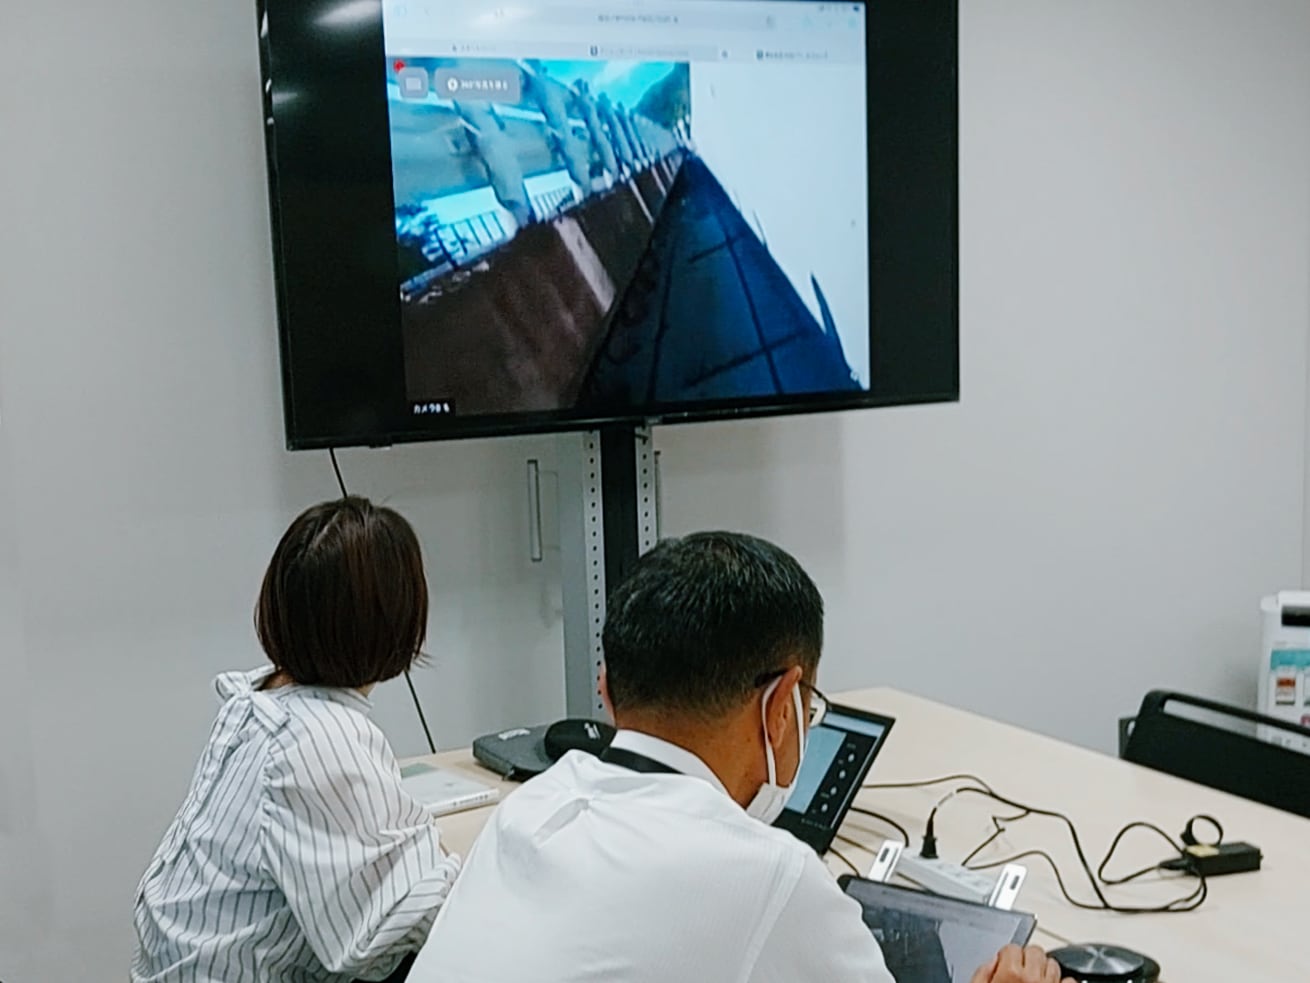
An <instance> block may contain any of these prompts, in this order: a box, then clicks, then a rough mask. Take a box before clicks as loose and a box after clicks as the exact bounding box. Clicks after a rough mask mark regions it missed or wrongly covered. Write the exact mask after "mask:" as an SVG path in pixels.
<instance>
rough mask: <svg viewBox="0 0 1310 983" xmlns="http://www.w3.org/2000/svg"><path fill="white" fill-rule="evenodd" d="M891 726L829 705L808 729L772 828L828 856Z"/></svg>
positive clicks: (874, 717) (886, 719) (882, 719)
mask: <svg viewBox="0 0 1310 983" xmlns="http://www.w3.org/2000/svg"><path fill="white" fill-rule="evenodd" d="M894 723H895V720H893V719H892V718H891V717H884V716H881V715H879V714H876V713H868V712H866V711H864V710H856V709H855V708H854V707H847V706H840V705H837V704H833V705H831V706H829V707H828V712H827V713H826V714H824V716H823V720H822V722H821V723H820V724H819V726H817V727H812V728H811V729H810V734H809V739H808V742H807V743H806V746H805V758H804V760H803V761H802V762H801V770H800V774H799V775H797V776H796V780H795V782H794V783H793V785H792V793H791V797H790V798H789V799H788V800H787V805H786V807H785V808H784V809H783V811H782V814H781V815H780V816H778V818H777V820H775V821H774V824H773V825H774V826H777V827H778V828H779V829H785V830H787V831H788V832H789V833H792V834H793V835H795V836H796V837H797V838H798V839H800V840H802V841H803V842H805V843H808V844H809V845H810V846H812V847H813V848H814V849H815V850H817V851H818V852H819V853H826V852H827V850H828V847H830V846H831V845H832V840H833V837H835V836H836V835H837V830H838V829H839V828H841V824H842V821H843V820H845V818H846V813H847V812H848V811H850V808H851V805H852V803H853V802H854V801H855V794H856V793H857V792H858V791H859V790H860V786H861V785H862V784H863V783H864V778H865V776H866V775H868V773H869V768H870V767H872V765H873V759H874V758H876V757H877V756H878V753H879V752H880V751H881V750H882V746H883V744H885V743H886V741H887V735H888V734H889V733H890V732H891V729H892V724H894Z"/></svg>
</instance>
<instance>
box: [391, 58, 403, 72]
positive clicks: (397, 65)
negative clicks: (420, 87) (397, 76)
mask: <svg viewBox="0 0 1310 983" xmlns="http://www.w3.org/2000/svg"><path fill="white" fill-rule="evenodd" d="M392 67H393V68H395V70H396V71H398V72H403V71H404V70H405V63H404V62H403V61H399V60H397V61H396V63H395V64H394V65H393V66H392Z"/></svg>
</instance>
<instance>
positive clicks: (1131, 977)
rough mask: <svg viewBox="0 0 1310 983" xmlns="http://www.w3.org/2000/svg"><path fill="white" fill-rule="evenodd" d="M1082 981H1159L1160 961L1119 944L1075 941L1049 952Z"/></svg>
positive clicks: (1062, 967)
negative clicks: (1076, 942)
mask: <svg viewBox="0 0 1310 983" xmlns="http://www.w3.org/2000/svg"><path fill="white" fill-rule="evenodd" d="M1047 955H1049V956H1050V957H1051V958H1052V959H1054V960H1055V961H1056V962H1057V963H1059V964H1060V971H1061V972H1062V973H1064V975H1065V976H1068V977H1070V978H1072V979H1074V980H1077V981H1078V983H1158V981H1159V979H1160V964H1159V963H1157V962H1156V961H1155V960H1154V959H1151V958H1150V957H1149V956H1143V955H1142V954H1141V953H1140V952H1133V951H1132V950H1131V949H1124V948H1121V947H1119V946H1117V945H1100V944H1092V945H1071V946H1066V947H1065V948H1063V949H1054V950H1052V951H1051V952H1049V953H1047Z"/></svg>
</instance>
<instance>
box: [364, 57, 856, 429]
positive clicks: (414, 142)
mask: <svg viewBox="0 0 1310 983" xmlns="http://www.w3.org/2000/svg"><path fill="white" fill-rule="evenodd" d="M749 70H750V69H749V67H748V68H747V69H746V71H749ZM693 71H695V66H693V65H689V64H687V63H680V62H615V61H603V60H589V61H542V60H534V59H527V60H508V59H467V58H459V59H455V58H419V59H405V60H398V59H393V60H392V61H391V63H390V65H389V68H388V73H389V106H390V119H391V131H392V158H393V169H394V187H395V199H396V237H397V248H398V255H399V264H398V267H399V276H398V289H399V292H400V298H401V306H402V312H403V315H402V316H403V332H404V348H405V373H406V390H407V393H408V396H409V398H410V400H411V402H412V403H414V404H415V406H416V407H422V406H430V405H437V406H440V407H442V408H443V411H452V412H456V413H458V414H460V415H469V414H499V413H514V412H523V411H549V410H562V409H577V410H583V411H594V412H597V413H598V414H605V413H612V412H618V413H622V412H626V411H628V410H630V409H633V408H642V407H658V406H668V405H671V404H677V403H682V402H686V401H694V400H706V399H733V398H743V397H767V396H779V395H794V394H802V393H815V392H842V391H851V390H858V389H860V388H862V387H863V386H862V383H861V377H863V378H864V379H865V380H867V378H868V375H867V364H866V365H863V366H861V365H859V358H858V357H857V359H856V367H855V368H853V367H852V363H851V360H850V359H849V358H848V353H847V351H846V350H845V348H844V345H843V334H844V333H845V335H846V337H847V338H848V339H849V338H850V337H851V335H852V333H854V334H857V335H859V336H861V342H863V337H865V336H867V318H866V319H865V322H864V323H861V324H857V325H850V324H847V325H838V324H837V323H836V322H837V317H836V316H835V315H834V313H833V309H834V306H836V307H837V309H838V310H841V309H842V308H841V307H840V305H833V304H830V303H829V300H828V298H827V297H826V296H825V294H824V288H823V285H822V284H821V283H820V281H819V279H818V278H816V277H815V276H814V275H812V274H810V275H808V276H805V275H803V274H798V273H797V272H796V271H795V270H794V269H793V270H792V271H790V272H789V271H787V270H784V268H783V267H782V266H781V265H780V264H779V262H778V261H777V259H775V256H774V253H773V252H772V251H771V249H770V247H769V245H768V239H767V232H766V230H764V229H762V228H761V227H760V223H759V221H758V215H757V214H755V213H752V214H751V218H752V219H754V221H751V220H748V218H747V216H746V215H745V214H743V209H742V208H741V207H740V206H739V203H738V202H737V201H734V197H733V194H732V193H731V189H730V188H726V187H725V184H724V183H722V178H721V175H720V174H717V173H716V171H715V168H714V166H713V155H708V156H706V155H703V154H702V151H701V149H700V146H699V145H700V144H701V143H706V142H708V143H710V144H715V143H718V144H720V145H725V146H731V135H730V134H726V133H724V134H715V139H713V140H710V141H706V140H705V139H704V137H703V134H702V131H698V130H697V128H696V124H695V123H694V119H693V113H694V111H695V106H694V105H693V91H694V90H695V91H697V92H699V91H700V90H699V89H698V88H696V87H695V86H694V85H693V80H692V74H693ZM707 91H711V90H707ZM706 98H712V94H707V96H706ZM747 116H748V117H749V116H753V117H754V118H740V119H735V120H734V121H732V122H731V124H729V125H732V126H737V127H742V128H749V129H752V130H759V129H760V128H764V127H769V128H773V129H779V142H778V152H779V153H795V152H796V149H797V148H794V147H789V146H788V144H787V141H786V131H785V127H783V125H782V122H780V121H779V120H778V119H775V118H770V115H769V107H767V106H759V107H758V112H757V113H755V114H747ZM713 118H714V119H715V120H716V125H717V124H718V121H719V120H721V119H722V118H723V114H721V113H720V114H718V115H717V116H713ZM720 157H721V158H722V159H727V158H726V155H723V154H721V155H720ZM775 163H776V162H775ZM743 166H746V167H748V166H749V162H746V163H745V164H744V165H743ZM804 193H805V190H804V187H803V184H800V183H798V184H797V185H796V186H794V187H778V188H777V189H776V194H778V195H780V196H786V195H803V194H804ZM797 245H798V244H797V243H795V242H791V243H790V246H791V247H792V248H793V249H796V248H797ZM821 245H822V244H821V243H819V242H817V241H816V242H815V243H812V244H811V248H812V249H820V248H821ZM800 248H801V250H802V255H804V253H803V250H804V249H805V244H803V243H802V244H800ZM855 289H863V290H865V291H866V292H867V287H865V286H863V283H861V284H859V285H857V286H856V287H855ZM866 303H867V301H866ZM843 328H844V331H843V330H842V329H843ZM860 354H862V355H863V356H864V359H865V360H866V362H867V349H866V350H864V351H862V352H861V353H860ZM417 411H418V410H417V409H416V412H417Z"/></svg>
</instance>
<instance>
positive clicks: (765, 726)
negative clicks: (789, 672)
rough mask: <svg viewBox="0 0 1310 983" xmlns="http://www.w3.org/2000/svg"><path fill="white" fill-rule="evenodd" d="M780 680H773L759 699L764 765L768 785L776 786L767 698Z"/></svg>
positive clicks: (776, 771) (776, 768)
mask: <svg viewBox="0 0 1310 983" xmlns="http://www.w3.org/2000/svg"><path fill="white" fill-rule="evenodd" d="M781 682H782V680H781V679H775V680H774V681H773V682H772V683H770V684H769V688H768V689H766V690H765V691H764V695H763V696H761V697H760V730H761V731H762V732H763V734H764V763H765V765H767V766H768V769H769V784H770V785H777V784H778V765H777V763H776V762H775V761H774V758H773V742H772V741H770V740H769V697H770V696H772V695H773V693H774V691H775V690H776V689H777V688H778V684H779V683H781Z"/></svg>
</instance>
